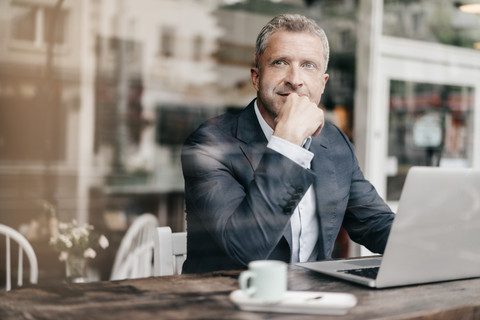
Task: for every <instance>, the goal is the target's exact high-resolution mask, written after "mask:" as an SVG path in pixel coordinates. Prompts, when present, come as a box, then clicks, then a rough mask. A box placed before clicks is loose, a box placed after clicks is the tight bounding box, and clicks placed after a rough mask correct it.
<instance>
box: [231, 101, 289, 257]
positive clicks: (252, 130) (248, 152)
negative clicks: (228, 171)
mask: <svg viewBox="0 0 480 320" xmlns="http://www.w3.org/2000/svg"><path fill="white" fill-rule="evenodd" d="M254 101H255V100H253V101H252V102H251V103H250V104H249V105H248V106H247V107H246V108H245V109H244V110H243V111H242V112H241V113H240V115H239V117H238V126H237V129H236V130H237V132H236V137H237V139H238V140H239V141H241V142H242V143H241V144H240V149H241V150H242V152H243V154H244V155H245V157H246V158H247V159H248V161H249V162H250V165H251V167H252V174H253V172H254V171H255V169H256V168H257V166H258V164H259V162H260V160H261V159H262V156H263V155H264V153H265V152H266V150H265V149H266V147H267V143H268V141H267V138H266V137H265V134H264V133H263V131H262V128H261V126H260V124H259V123H258V119H257V115H256V114H255V108H254ZM283 236H284V238H285V240H286V243H287V244H288V252H284V250H282V249H280V247H282V245H281V243H280V244H279V246H280V247H279V248H278V250H274V252H272V255H271V256H270V257H269V258H270V259H272V258H276V259H280V260H284V261H290V257H291V253H290V250H291V247H292V230H291V226H290V222H288V225H287V226H286V228H285V233H284V235H283Z"/></svg>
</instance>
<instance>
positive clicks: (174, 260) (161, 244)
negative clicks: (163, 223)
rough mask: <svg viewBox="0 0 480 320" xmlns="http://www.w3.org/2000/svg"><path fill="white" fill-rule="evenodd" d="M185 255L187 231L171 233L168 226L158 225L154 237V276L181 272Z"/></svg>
mask: <svg viewBox="0 0 480 320" xmlns="http://www.w3.org/2000/svg"><path fill="white" fill-rule="evenodd" d="M186 257H187V233H186V232H175V233H172V229H171V228H170V227H158V228H157V234H156V237H155V251H154V258H153V260H154V263H153V266H154V273H153V275H154V276H170V275H174V274H181V273H182V266H183V262H184V261H185V259H186Z"/></svg>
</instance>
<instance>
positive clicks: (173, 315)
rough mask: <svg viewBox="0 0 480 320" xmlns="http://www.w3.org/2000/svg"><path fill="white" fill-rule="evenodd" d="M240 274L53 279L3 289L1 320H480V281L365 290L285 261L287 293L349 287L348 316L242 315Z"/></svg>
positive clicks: (330, 290)
mask: <svg viewBox="0 0 480 320" xmlns="http://www.w3.org/2000/svg"><path fill="white" fill-rule="evenodd" d="M238 274H239V271H229V272H215V273H208V274H203V275H181V276H171V277H156V278H143V279H135V280H123V281H103V282H93V283H86V284H57V285H40V286H30V287H24V288H20V289H16V290H12V291H10V292H2V293H0V319H2V320H7V319H15V320H18V319H53V320H55V319H59V320H66V319H82V320H84V319H104V320H108V319H114V320H120V319H148V320H153V319H319V318H321V319H355V320H359V319H448V320H450V319H480V279H478V278H477V279H470V280H461V281H450V282H442V283H436V284H428V285H419V286H408V287H403V288H394V289H382V290H376V289H368V288H364V287H361V286H359V285H355V284H350V283H347V282H343V281H339V280H334V279H333V278H330V277H327V276H322V275H319V274H317V273H315V272H312V271H308V270H306V269H303V268H301V267H297V266H289V275H288V277H289V279H288V282H289V283H288V285H289V290H305V291H327V292H337V291H341V292H350V293H353V294H355V296H356V297H357V298H358V305H357V306H356V307H354V308H353V309H352V310H351V311H350V312H349V314H347V315H345V316H318V315H316V316H312V315H292V314H280V313H261V312H245V311H241V310H239V309H237V308H236V307H235V305H234V304H233V303H232V302H231V301H230V300H229V297H228V295H229V294H230V292H231V291H232V290H235V289H237V288H238V285H237V278H238Z"/></svg>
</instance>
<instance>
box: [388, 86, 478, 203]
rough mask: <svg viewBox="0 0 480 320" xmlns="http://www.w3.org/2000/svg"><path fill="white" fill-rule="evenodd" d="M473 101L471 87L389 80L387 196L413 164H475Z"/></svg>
mask: <svg viewBox="0 0 480 320" xmlns="http://www.w3.org/2000/svg"><path fill="white" fill-rule="evenodd" d="M473 105H474V91H473V89H472V88H469V87H461V86H449V85H438V84H432V83H417V82H407V81H398V80H392V81H391V82H390V114H389V133H388V157H389V158H388V162H389V163H388V178H387V183H388V185H387V200H389V201H396V200H398V199H399V198H400V192H401V190H402V187H403V183H404V180H405V177H406V174H407V171H408V169H409V168H410V167H412V166H441V167H469V166H471V155H470V154H469V152H471V150H472V149H473V147H472V144H473V141H472V130H473Z"/></svg>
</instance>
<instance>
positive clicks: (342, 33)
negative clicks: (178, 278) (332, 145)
mask: <svg viewBox="0 0 480 320" xmlns="http://www.w3.org/2000/svg"><path fill="white" fill-rule="evenodd" d="M362 1H369V0H342V1H331V0H327V1H320V0H317V1H315V0H311V1H303V0H284V1H270V0H237V1H235V0H230V1H227V0H181V1H175V0H137V1H128V0H108V1H107V0H85V1H74V0H29V1H16V0H13V1H2V2H0V23H1V26H2V27H1V28H0V29H1V30H2V31H1V32H0V223H4V224H7V225H10V226H12V227H15V228H21V229H22V230H23V231H24V232H25V233H27V234H28V235H29V237H30V240H32V241H33V242H35V241H36V242H37V244H36V245H37V247H39V249H38V250H40V252H42V250H43V252H44V254H45V255H47V256H48V251H49V248H43V249H42V245H41V244H44V243H45V241H46V239H47V238H48V223H47V221H48V219H49V214H51V213H49V212H46V211H45V210H44V209H43V207H42V205H40V204H41V203H43V202H44V201H47V202H49V203H51V204H52V205H54V206H55V207H56V208H57V210H56V212H57V215H58V218H59V219H60V220H63V221H67V220H71V219H72V218H76V219H78V220H79V221H80V222H86V221H89V222H90V223H92V224H94V225H95V226H96V228H98V229H101V230H105V231H106V232H107V234H109V236H110V238H111V239H112V247H115V241H117V242H118V241H119V239H121V237H122V235H123V234H124V232H125V230H126V228H127V227H128V225H129V223H130V221H131V219H132V218H134V217H135V216H137V215H138V214H141V213H144V212H151V213H154V214H155V215H157V216H158V218H159V222H160V224H161V225H170V226H171V227H172V229H173V230H174V231H180V230H183V229H185V218H184V204H183V177H182V174H181V168H180V161H179V153H180V148H181V145H182V142H183V140H184V139H185V137H186V136H187V135H188V134H189V133H190V132H191V131H192V130H193V129H194V128H196V126H198V124H199V123H201V122H202V121H203V120H205V119H207V118H209V117H211V116H214V115H216V114H219V113H221V112H224V111H225V110H228V109H235V108H243V107H244V106H246V105H247V104H248V103H249V102H250V101H251V100H252V99H253V98H254V96H255V92H254V89H253V87H252V85H251V80H250V73H249V68H250V67H251V65H252V61H253V51H254V41H255V38H256V35H257V33H258V31H259V30H260V29H261V27H262V26H263V25H264V24H265V23H266V22H267V21H269V20H270V19H271V18H272V17H273V16H274V15H276V14H279V13H287V12H288V13H301V14H304V15H307V16H309V17H311V18H313V19H315V20H317V21H319V22H320V24H321V25H322V26H323V27H324V28H325V29H326V32H327V35H328V36H329V39H330V42H331V52H332V56H331V63H330V66H329V70H328V73H329V74H330V80H329V82H328V84H327V89H326V92H325V95H324V97H323V101H322V103H323V107H324V108H325V110H326V113H327V117H328V119H329V120H330V121H333V122H335V123H337V124H338V125H339V126H340V127H341V128H342V130H344V131H345V132H346V133H347V135H348V136H349V137H350V138H351V139H352V141H353V142H355V136H354V135H353V126H354V122H355V119H353V110H354V108H355V106H354V100H355V91H356V90H357V89H356V84H355V73H356V67H357V64H362V63H364V61H358V60H357V56H358V52H357V51H356V50H357V42H358V41H367V39H365V37H364V36H362V35H359V34H358V33H357V31H358V29H359V27H358V25H359V23H362V21H360V20H361V19H360V18H359V14H358V10H359V5H360V4H361V3H362ZM441 2H442V4H443V5H439V4H438V3H437V2H435V3H432V2H431V1H425V0H423V1H422V0H416V1H393V0H386V1H384V16H383V21H384V29H383V32H384V34H386V35H390V36H397V37H405V38H415V39H417V40H422V41H430V42H440V43H444V44H448V45H454V46H462V47H466V48H473V46H474V45H473V43H474V42H475V41H479V39H478V34H480V33H479V32H478V31H479V30H480V22H479V19H480V18H479V17H478V15H468V16H465V14H461V13H459V11H458V10H457V8H456V6H455V1H447V0H442V1H441ZM472 50H473V49H472ZM425 86H426V87H427V88H428V90H427V93H425V92H426V91H424V90H423V91H422V90H416V88H419V87H423V88H425ZM391 88H392V89H391V95H392V96H391V100H390V103H391V104H390V111H391V115H390V120H389V121H390V124H389V132H388V135H389V141H390V142H391V148H390V149H389V154H388V155H389V157H390V158H389V159H385V161H391V159H392V157H394V158H395V159H396V160H395V161H397V162H396V163H397V164H398V166H397V167H395V170H396V173H395V174H393V173H392V174H391V176H390V177H389V178H388V179H389V182H388V183H389V190H392V191H391V192H390V191H389V194H388V197H389V198H392V199H394V198H395V197H396V193H397V191H398V190H399V188H401V185H402V184H403V180H402V179H401V177H399V176H400V175H401V174H402V172H403V171H404V168H405V166H410V165H413V164H419V163H420V162H421V161H420V159H423V157H424V155H423V153H422V152H423V151H421V150H419V148H418V147H417V146H415V139H413V138H412V132H413V131H412V130H413V127H412V123H413V122H412V121H414V120H418V119H419V117H420V116H421V115H422V114H424V113H426V112H427V111H428V110H444V111H443V113H442V115H441V116H440V119H441V121H442V123H443V126H442V127H441V130H442V141H441V150H442V155H443V156H444V157H443V159H447V158H455V159H464V158H468V157H467V156H466V154H468V153H469V152H471V149H472V148H473V147H472V146H471V145H472V143H473V142H472V140H471V139H470V138H469V137H471V134H470V132H471V131H472V130H473V129H472V126H473V123H472V122H471V121H470V120H469V119H471V114H472V113H473V112H474V110H473V109H474V102H472V99H473V92H474V91H473V89H472V88H469V87H463V88H457V87H453V86H448V85H447V86H435V85H430V84H426V85H423V86H422V85H421V84H411V83H408V82H394V83H392V86H391ZM438 90H440V92H439V91H438ZM445 92H447V93H446V95H445ZM425 95H428V99H431V101H430V102H428V103H427V104H421V103H420V101H423V100H425V99H427V97H425ZM439 95H440V97H441V99H440V100H435V99H436V98H438V96H439ZM422 99H423V100H422ZM411 101H413V102H411ZM411 103H413V107H412V104H411ZM438 103H440V105H438ZM424 105H425V106H427V107H426V108H427V109H428V110H427V109H425V110H424V109H422V106H424ZM457 106H461V109H458V107H457ZM386 107H388V106H386ZM358 108H361V107H358ZM412 139H413V140H412ZM436 148H437V149H438V146H436ZM437 149H435V150H434V151H437ZM445 155H448V157H445ZM422 161H423V160H422ZM467 165H471V164H470V163H468V164H467ZM390 186H391V187H390ZM395 190H397V191H395ZM340 243H341V242H340ZM339 251H340V252H343V253H341V254H340V255H345V254H347V253H346V251H345V250H344V248H343V249H342V248H340V249H339ZM111 255H114V252H113V251H112V253H111ZM109 259H110V261H111V260H113V258H112V256H110V257H106V258H105V261H107V260H109ZM53 260H55V259H53ZM105 261H103V262H104V263H106V264H108V262H105ZM51 263H52V264H53V262H51ZM99 263H102V261H100V262H99ZM105 272H107V271H105ZM104 277H105V278H106V277H108V276H104Z"/></svg>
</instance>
